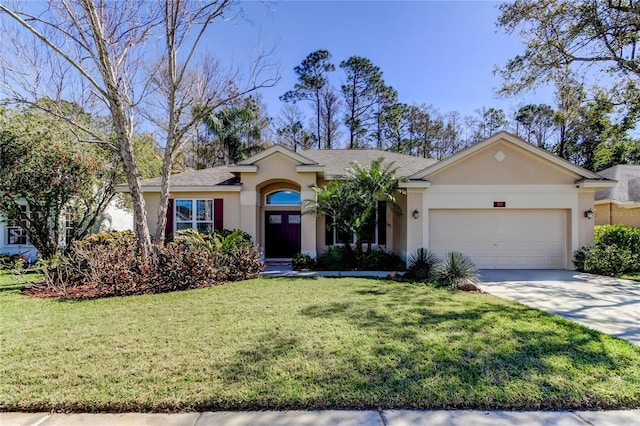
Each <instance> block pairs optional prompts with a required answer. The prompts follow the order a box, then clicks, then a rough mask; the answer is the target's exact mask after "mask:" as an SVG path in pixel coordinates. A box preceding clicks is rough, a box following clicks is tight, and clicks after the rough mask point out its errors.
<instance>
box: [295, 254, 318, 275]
mask: <svg viewBox="0 0 640 426" xmlns="http://www.w3.org/2000/svg"><path fill="white" fill-rule="evenodd" d="M315 267H316V261H315V259H313V258H312V257H311V256H309V255H308V254H305V253H297V254H296V255H295V256H293V259H291V268H292V269H293V270H294V271H301V270H303V269H314V268H315Z"/></svg>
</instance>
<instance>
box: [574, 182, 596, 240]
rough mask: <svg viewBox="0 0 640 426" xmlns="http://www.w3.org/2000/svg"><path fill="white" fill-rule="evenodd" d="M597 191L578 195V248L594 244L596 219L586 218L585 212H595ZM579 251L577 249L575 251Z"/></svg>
mask: <svg viewBox="0 0 640 426" xmlns="http://www.w3.org/2000/svg"><path fill="white" fill-rule="evenodd" d="M594 192H595V191H583V192H580V194H579V195H578V209H577V211H576V214H577V216H578V217H577V222H578V248H580V247H584V246H586V245H588V244H592V243H593V226H594V219H595V218H594V219H588V218H586V217H584V212H586V211H588V210H593V194H594ZM574 250H577V249H574Z"/></svg>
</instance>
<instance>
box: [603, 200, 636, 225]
mask: <svg viewBox="0 0 640 426" xmlns="http://www.w3.org/2000/svg"><path fill="white" fill-rule="evenodd" d="M594 210H595V212H596V215H595V220H596V225H617V224H623V225H629V226H639V227H640V207H635V208H625V207H620V206H618V205H617V204H615V203H605V204H596V206H595V208H594Z"/></svg>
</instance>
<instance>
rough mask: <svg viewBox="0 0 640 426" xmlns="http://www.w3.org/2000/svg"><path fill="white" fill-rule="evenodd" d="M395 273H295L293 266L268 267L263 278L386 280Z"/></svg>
mask: <svg viewBox="0 0 640 426" xmlns="http://www.w3.org/2000/svg"><path fill="white" fill-rule="evenodd" d="M389 274H393V272H385V271H294V270H293V269H292V268H291V265H267V266H265V268H264V272H263V273H262V276H263V277H302V278H305V277H376V278H385V277H387V276H389Z"/></svg>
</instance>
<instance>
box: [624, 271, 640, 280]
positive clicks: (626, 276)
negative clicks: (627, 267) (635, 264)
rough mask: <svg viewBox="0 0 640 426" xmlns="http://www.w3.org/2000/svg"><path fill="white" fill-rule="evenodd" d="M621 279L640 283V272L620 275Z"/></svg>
mask: <svg viewBox="0 0 640 426" xmlns="http://www.w3.org/2000/svg"><path fill="white" fill-rule="evenodd" d="M620 278H624V279H625V280H633V281H640V272H629V273H626V274H622V275H620Z"/></svg>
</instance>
